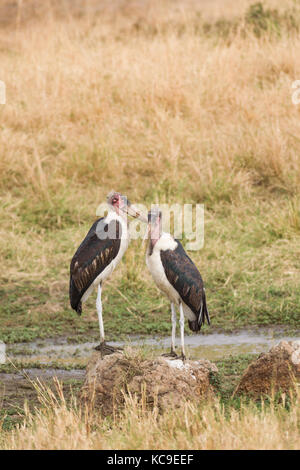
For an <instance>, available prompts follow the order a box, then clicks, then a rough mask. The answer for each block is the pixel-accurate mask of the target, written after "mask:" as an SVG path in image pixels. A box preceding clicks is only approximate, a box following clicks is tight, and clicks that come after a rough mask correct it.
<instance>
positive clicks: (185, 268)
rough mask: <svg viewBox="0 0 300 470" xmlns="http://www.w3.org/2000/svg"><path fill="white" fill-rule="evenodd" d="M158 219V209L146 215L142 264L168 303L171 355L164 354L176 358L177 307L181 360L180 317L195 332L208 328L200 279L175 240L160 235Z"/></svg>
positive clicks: (182, 335) (182, 327) (182, 341)
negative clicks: (169, 309) (146, 232)
mask: <svg viewBox="0 0 300 470" xmlns="http://www.w3.org/2000/svg"><path fill="white" fill-rule="evenodd" d="M161 220H162V214H161V211H160V210H159V209H155V210H152V211H150V212H149V213H148V247H147V253H146V264H147V266H148V268H149V271H150V272H151V274H152V277H153V279H154V282H155V283H156V285H157V287H158V288H159V289H160V290H161V291H162V292H163V293H164V294H165V295H166V296H167V297H168V299H169V300H170V302H171V318H172V339H171V352H170V353H168V354H164V355H165V356H171V357H177V354H176V352H175V334H176V311H175V304H176V305H179V312H180V320H179V324H180V336H181V358H182V359H183V360H184V359H185V350H184V317H186V318H187V319H188V324H189V327H190V329H191V330H192V331H196V332H197V331H200V329H201V326H202V324H203V323H204V322H205V320H207V323H208V324H209V325H210V318H209V313H208V309H207V305H206V297H205V288H204V285H203V280H202V277H201V275H200V273H199V271H198V269H197V268H196V266H195V265H194V263H193V261H192V260H191V259H190V258H189V256H188V255H187V254H186V252H185V251H184V249H183V247H182V245H181V243H180V242H179V240H175V239H174V238H173V237H172V236H171V235H170V234H169V233H165V232H162V223H161Z"/></svg>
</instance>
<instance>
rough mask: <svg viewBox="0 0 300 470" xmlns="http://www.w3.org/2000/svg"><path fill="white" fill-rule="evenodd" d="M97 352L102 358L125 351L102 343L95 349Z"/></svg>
mask: <svg viewBox="0 0 300 470" xmlns="http://www.w3.org/2000/svg"><path fill="white" fill-rule="evenodd" d="M95 350H96V351H100V352H101V357H103V356H108V355H109V354H114V353H116V352H119V351H123V348H115V347H114V346H110V345H109V344H107V343H105V341H102V343H100V344H99V345H98V346H96V347H95Z"/></svg>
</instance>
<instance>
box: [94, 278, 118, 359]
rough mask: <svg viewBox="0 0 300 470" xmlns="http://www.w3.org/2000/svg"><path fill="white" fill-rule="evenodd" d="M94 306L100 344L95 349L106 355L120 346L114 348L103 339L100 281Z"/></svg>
mask: <svg viewBox="0 0 300 470" xmlns="http://www.w3.org/2000/svg"><path fill="white" fill-rule="evenodd" d="M96 307H97V313H98V320H99V329H100V344H99V346H97V347H96V348H95V349H96V350H97V351H100V352H101V356H102V357H103V356H107V355H108V354H113V353H114V352H116V351H118V350H120V349H121V348H114V347H113V346H109V344H106V343H105V339H104V325H103V315H102V300H101V283H100V284H99V285H98V294H97V300H96Z"/></svg>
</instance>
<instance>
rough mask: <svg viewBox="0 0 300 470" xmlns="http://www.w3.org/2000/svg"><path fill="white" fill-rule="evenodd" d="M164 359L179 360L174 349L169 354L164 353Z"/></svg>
mask: <svg viewBox="0 0 300 470" xmlns="http://www.w3.org/2000/svg"><path fill="white" fill-rule="evenodd" d="M162 356H163V357H170V358H171V359H178V355H177V354H176V352H175V351H174V349H171V351H170V352H169V353H164V354H162Z"/></svg>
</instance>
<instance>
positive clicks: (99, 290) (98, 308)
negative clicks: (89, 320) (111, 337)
mask: <svg viewBox="0 0 300 470" xmlns="http://www.w3.org/2000/svg"><path fill="white" fill-rule="evenodd" d="M96 307H97V313H98V320H99V329H100V343H104V325H103V316H102V300H101V283H100V284H99V285H98V294H97V300H96Z"/></svg>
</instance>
